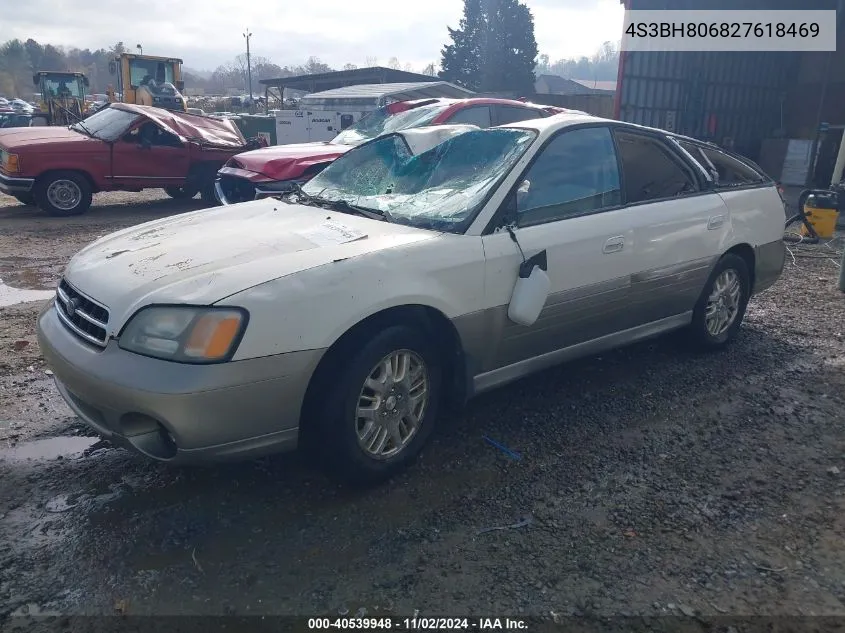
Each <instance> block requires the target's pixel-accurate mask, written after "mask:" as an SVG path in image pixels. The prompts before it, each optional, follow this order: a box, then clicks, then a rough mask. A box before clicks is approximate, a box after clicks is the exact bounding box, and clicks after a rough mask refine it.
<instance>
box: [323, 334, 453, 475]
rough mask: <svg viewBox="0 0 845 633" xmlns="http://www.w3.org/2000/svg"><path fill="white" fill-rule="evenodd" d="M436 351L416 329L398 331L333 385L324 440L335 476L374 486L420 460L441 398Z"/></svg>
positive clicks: (354, 361)
mask: <svg viewBox="0 0 845 633" xmlns="http://www.w3.org/2000/svg"><path fill="white" fill-rule="evenodd" d="M431 350H432V345H430V344H426V341H425V339H424V337H423V336H422V335H421V334H420V333H419V332H418V331H417V330H415V329H413V328H410V327H407V326H393V327H390V328H387V329H386V330H383V331H382V332H380V333H379V334H377V335H376V336H374V337H373V338H371V339H369V340H368V341H367V342H366V343H364V344H363V345H362V346H361V347H360V348H359V350H358V352H357V353H355V354H353V356H352V357H351V358H350V359H349V362H347V363H345V364H344V366H343V368H342V369H339V370H337V372H335V374H334V377H333V378H330V379H329V380H327V381H326V384H325V385H324V387H325V392H326V393H325V397H326V404H325V405H324V408H323V414H322V415H320V416H319V417H320V419H319V421H318V423H319V424H320V426H321V427H322V428H321V429H320V430H321V432H320V434H319V436H320V439H319V440H318V442H320V443H321V444H320V450H321V452H322V453H323V456H324V457H325V458H326V462H327V464H329V469H330V471H331V472H332V473H333V474H334V475H336V476H338V477H339V478H341V479H342V480H343V481H347V482H351V483H355V484H372V483H376V482H378V481H382V480H384V479H387V478H389V477H391V476H392V475H394V474H396V473H398V472H399V471H401V470H403V469H404V468H406V467H407V466H408V465H409V464H410V463H411V462H413V461H414V460H415V459H416V457H417V456H418V455H419V453H420V452H421V451H422V448H423V447H424V446H425V444H426V442H427V441H428V438H429V437H430V436H431V433H432V432H433V431H434V425H435V421H436V418H437V408H438V404H439V399H440V384H441V369H440V363H439V359H438V358H437V356H436V355H435V354H434V352H432V351H431ZM321 391H322V390H321Z"/></svg>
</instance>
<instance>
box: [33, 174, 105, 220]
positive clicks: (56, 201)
mask: <svg viewBox="0 0 845 633" xmlns="http://www.w3.org/2000/svg"><path fill="white" fill-rule="evenodd" d="M34 194H35V202H36V203H37V204H38V206H39V207H40V208H41V209H42V210H44V211H46V212H47V213H49V214H50V215H55V216H59V217H70V216H74V215H82V214H83V213H85V212H86V211H87V210H88V209H89V208H90V207H91V199H92V191H91V185H90V184H89V182H88V179H87V178H85V176H83V175H82V174H80V173H79V172H75V171H57V172H53V173H51V174H47V175H46V176H44V177H42V178H40V179H39V180H38V182H36V184H35V190H34Z"/></svg>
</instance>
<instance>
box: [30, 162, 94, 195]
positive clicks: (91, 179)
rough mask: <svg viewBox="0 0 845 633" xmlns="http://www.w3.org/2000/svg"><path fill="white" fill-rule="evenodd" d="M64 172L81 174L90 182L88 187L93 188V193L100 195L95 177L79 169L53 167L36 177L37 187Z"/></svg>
mask: <svg viewBox="0 0 845 633" xmlns="http://www.w3.org/2000/svg"><path fill="white" fill-rule="evenodd" d="M62 172H72V173H75V174H79V175H80V176H82V177H83V178H85V180H86V182H88V186H89V187H91V193H98V192H99V191H100V188H99V187H98V186H97V182H96V181H95V180H94V177H93V176H92V175H91V174H90V173H89V172H88V171H86V170H84V169H80V168H79V167H51V168H50V169H45V170H44V171H42V172H41V173H40V174H38V175H37V176H36V177H35V187H37V186H39V185H40V184H41V183H43V182H44V181H45V180H46V179H47V177H49V176H50V175H52V174H57V173H62ZM33 188H34V187H33Z"/></svg>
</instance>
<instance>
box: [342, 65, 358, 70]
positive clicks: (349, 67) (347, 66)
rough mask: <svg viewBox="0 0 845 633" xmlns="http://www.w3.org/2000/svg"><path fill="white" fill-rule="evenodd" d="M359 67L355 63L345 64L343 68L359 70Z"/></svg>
mask: <svg viewBox="0 0 845 633" xmlns="http://www.w3.org/2000/svg"><path fill="white" fill-rule="evenodd" d="M357 69H358V67H357V66H356V65H355V64H344V65H343V70H357Z"/></svg>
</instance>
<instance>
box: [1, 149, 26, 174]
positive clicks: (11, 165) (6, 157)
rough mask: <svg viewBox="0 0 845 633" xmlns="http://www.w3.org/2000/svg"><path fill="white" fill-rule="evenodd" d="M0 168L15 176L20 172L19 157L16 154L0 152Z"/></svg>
mask: <svg viewBox="0 0 845 633" xmlns="http://www.w3.org/2000/svg"><path fill="white" fill-rule="evenodd" d="M0 167H2V168H3V171H5V172H7V173H10V174H15V173H17V172H18V171H20V167H21V163H20V157H19V156H18V155H17V154H10V153H9V152H7V151H5V150H3V151H0Z"/></svg>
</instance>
